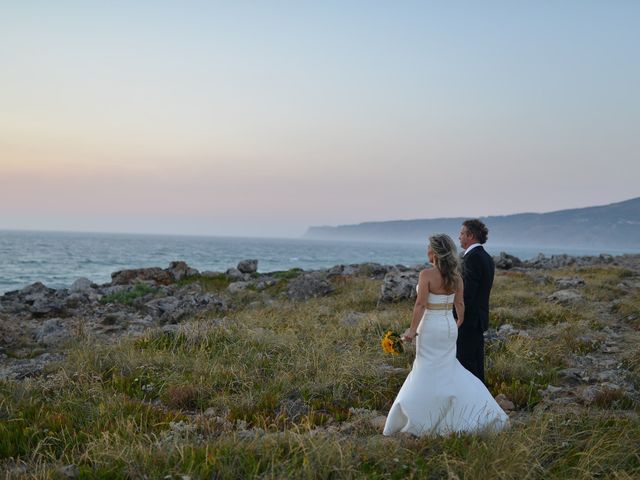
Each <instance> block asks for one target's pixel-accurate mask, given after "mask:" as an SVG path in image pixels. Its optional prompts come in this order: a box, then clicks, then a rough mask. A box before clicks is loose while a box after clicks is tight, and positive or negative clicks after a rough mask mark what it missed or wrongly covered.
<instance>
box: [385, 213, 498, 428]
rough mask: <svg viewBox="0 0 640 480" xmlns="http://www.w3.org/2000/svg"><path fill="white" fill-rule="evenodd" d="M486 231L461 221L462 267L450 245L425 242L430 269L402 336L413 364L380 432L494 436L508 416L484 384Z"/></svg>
mask: <svg viewBox="0 0 640 480" xmlns="http://www.w3.org/2000/svg"><path fill="white" fill-rule="evenodd" d="M487 235H488V230H487V228H486V226H485V225H484V224H483V223H482V222H481V221H480V220H467V221H465V222H464V223H463V224H462V228H461V230H460V237H459V240H460V246H461V247H462V248H463V249H464V254H463V257H462V267H460V265H459V263H460V262H459V259H458V254H457V251H456V246H455V244H454V242H453V240H452V239H451V238H450V237H449V236H448V235H444V234H440V235H433V236H431V237H430V238H429V247H428V250H427V255H428V258H429V262H430V263H431V264H432V265H433V266H434V268H431V269H425V270H423V271H421V272H420V277H419V280H418V286H417V287H416V288H417V297H416V303H415V306H414V308H413V317H412V321H411V325H410V327H409V329H408V330H407V331H406V332H405V334H404V338H405V340H407V341H412V340H413V339H414V338H415V340H416V358H415V361H414V363H413V366H412V368H411V372H410V373H409V375H408V376H407V379H406V380H405V382H404V384H403V385H402V388H401V389H400V392H399V393H398V395H397V397H396V399H395V401H394V402H393V405H392V406H391V410H390V411H389V415H388V416H387V421H386V424H385V427H384V431H383V434H384V435H391V434H393V433H396V432H407V433H411V434H414V435H418V436H420V435H427V434H448V433H453V432H479V431H486V430H493V431H496V430H500V429H502V428H504V427H506V426H507V425H508V422H509V420H508V417H507V415H506V414H505V413H504V412H503V410H502V409H501V408H500V406H499V405H498V404H497V403H496V401H495V400H494V399H493V397H492V396H491V393H490V392H489V391H488V390H487V388H486V387H485V385H484V335H483V332H484V331H485V330H486V329H487V328H488V325H489V292H490V290H491V286H492V284H493V276H494V270H495V268H494V264H493V260H492V258H491V256H490V255H489V254H488V253H487V252H486V251H485V250H484V248H483V246H482V245H483V244H484V243H485V242H486V240H487Z"/></svg>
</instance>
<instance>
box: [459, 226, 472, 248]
mask: <svg viewBox="0 0 640 480" xmlns="http://www.w3.org/2000/svg"><path fill="white" fill-rule="evenodd" d="M458 240H460V246H461V247H462V248H464V249H465V250H466V249H467V248H468V247H469V245H471V244H473V241H472V240H473V237H472V236H471V235H470V234H469V230H467V227H465V226H464V225H463V226H462V228H461V229H460V236H459V237H458Z"/></svg>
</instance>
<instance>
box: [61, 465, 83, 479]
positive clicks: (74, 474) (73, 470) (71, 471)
mask: <svg viewBox="0 0 640 480" xmlns="http://www.w3.org/2000/svg"><path fill="white" fill-rule="evenodd" d="M58 473H59V474H60V475H62V476H63V477H65V478H78V477H79V476H80V469H79V468H78V467H77V466H75V465H73V464H71V465H65V466H64V467H60V468H59V469H58Z"/></svg>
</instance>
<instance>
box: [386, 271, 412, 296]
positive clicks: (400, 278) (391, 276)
mask: <svg viewBox="0 0 640 480" xmlns="http://www.w3.org/2000/svg"><path fill="white" fill-rule="evenodd" d="M418 275H419V274H418V272H415V271H407V272H399V271H391V272H389V273H387V274H386V275H385V277H384V280H383V282H382V288H381V291H380V299H379V300H380V302H397V301H400V300H408V299H413V298H415V297H416V285H417V284H418Z"/></svg>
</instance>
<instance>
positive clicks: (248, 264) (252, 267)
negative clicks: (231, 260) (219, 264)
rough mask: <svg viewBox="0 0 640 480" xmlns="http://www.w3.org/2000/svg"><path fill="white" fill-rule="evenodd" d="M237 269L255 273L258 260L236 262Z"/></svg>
mask: <svg viewBox="0 0 640 480" xmlns="http://www.w3.org/2000/svg"><path fill="white" fill-rule="evenodd" d="M237 268H238V270H239V271H240V272H242V273H256V272H257V271H258V260H256V259H247V260H242V261H240V262H238V267H237Z"/></svg>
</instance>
